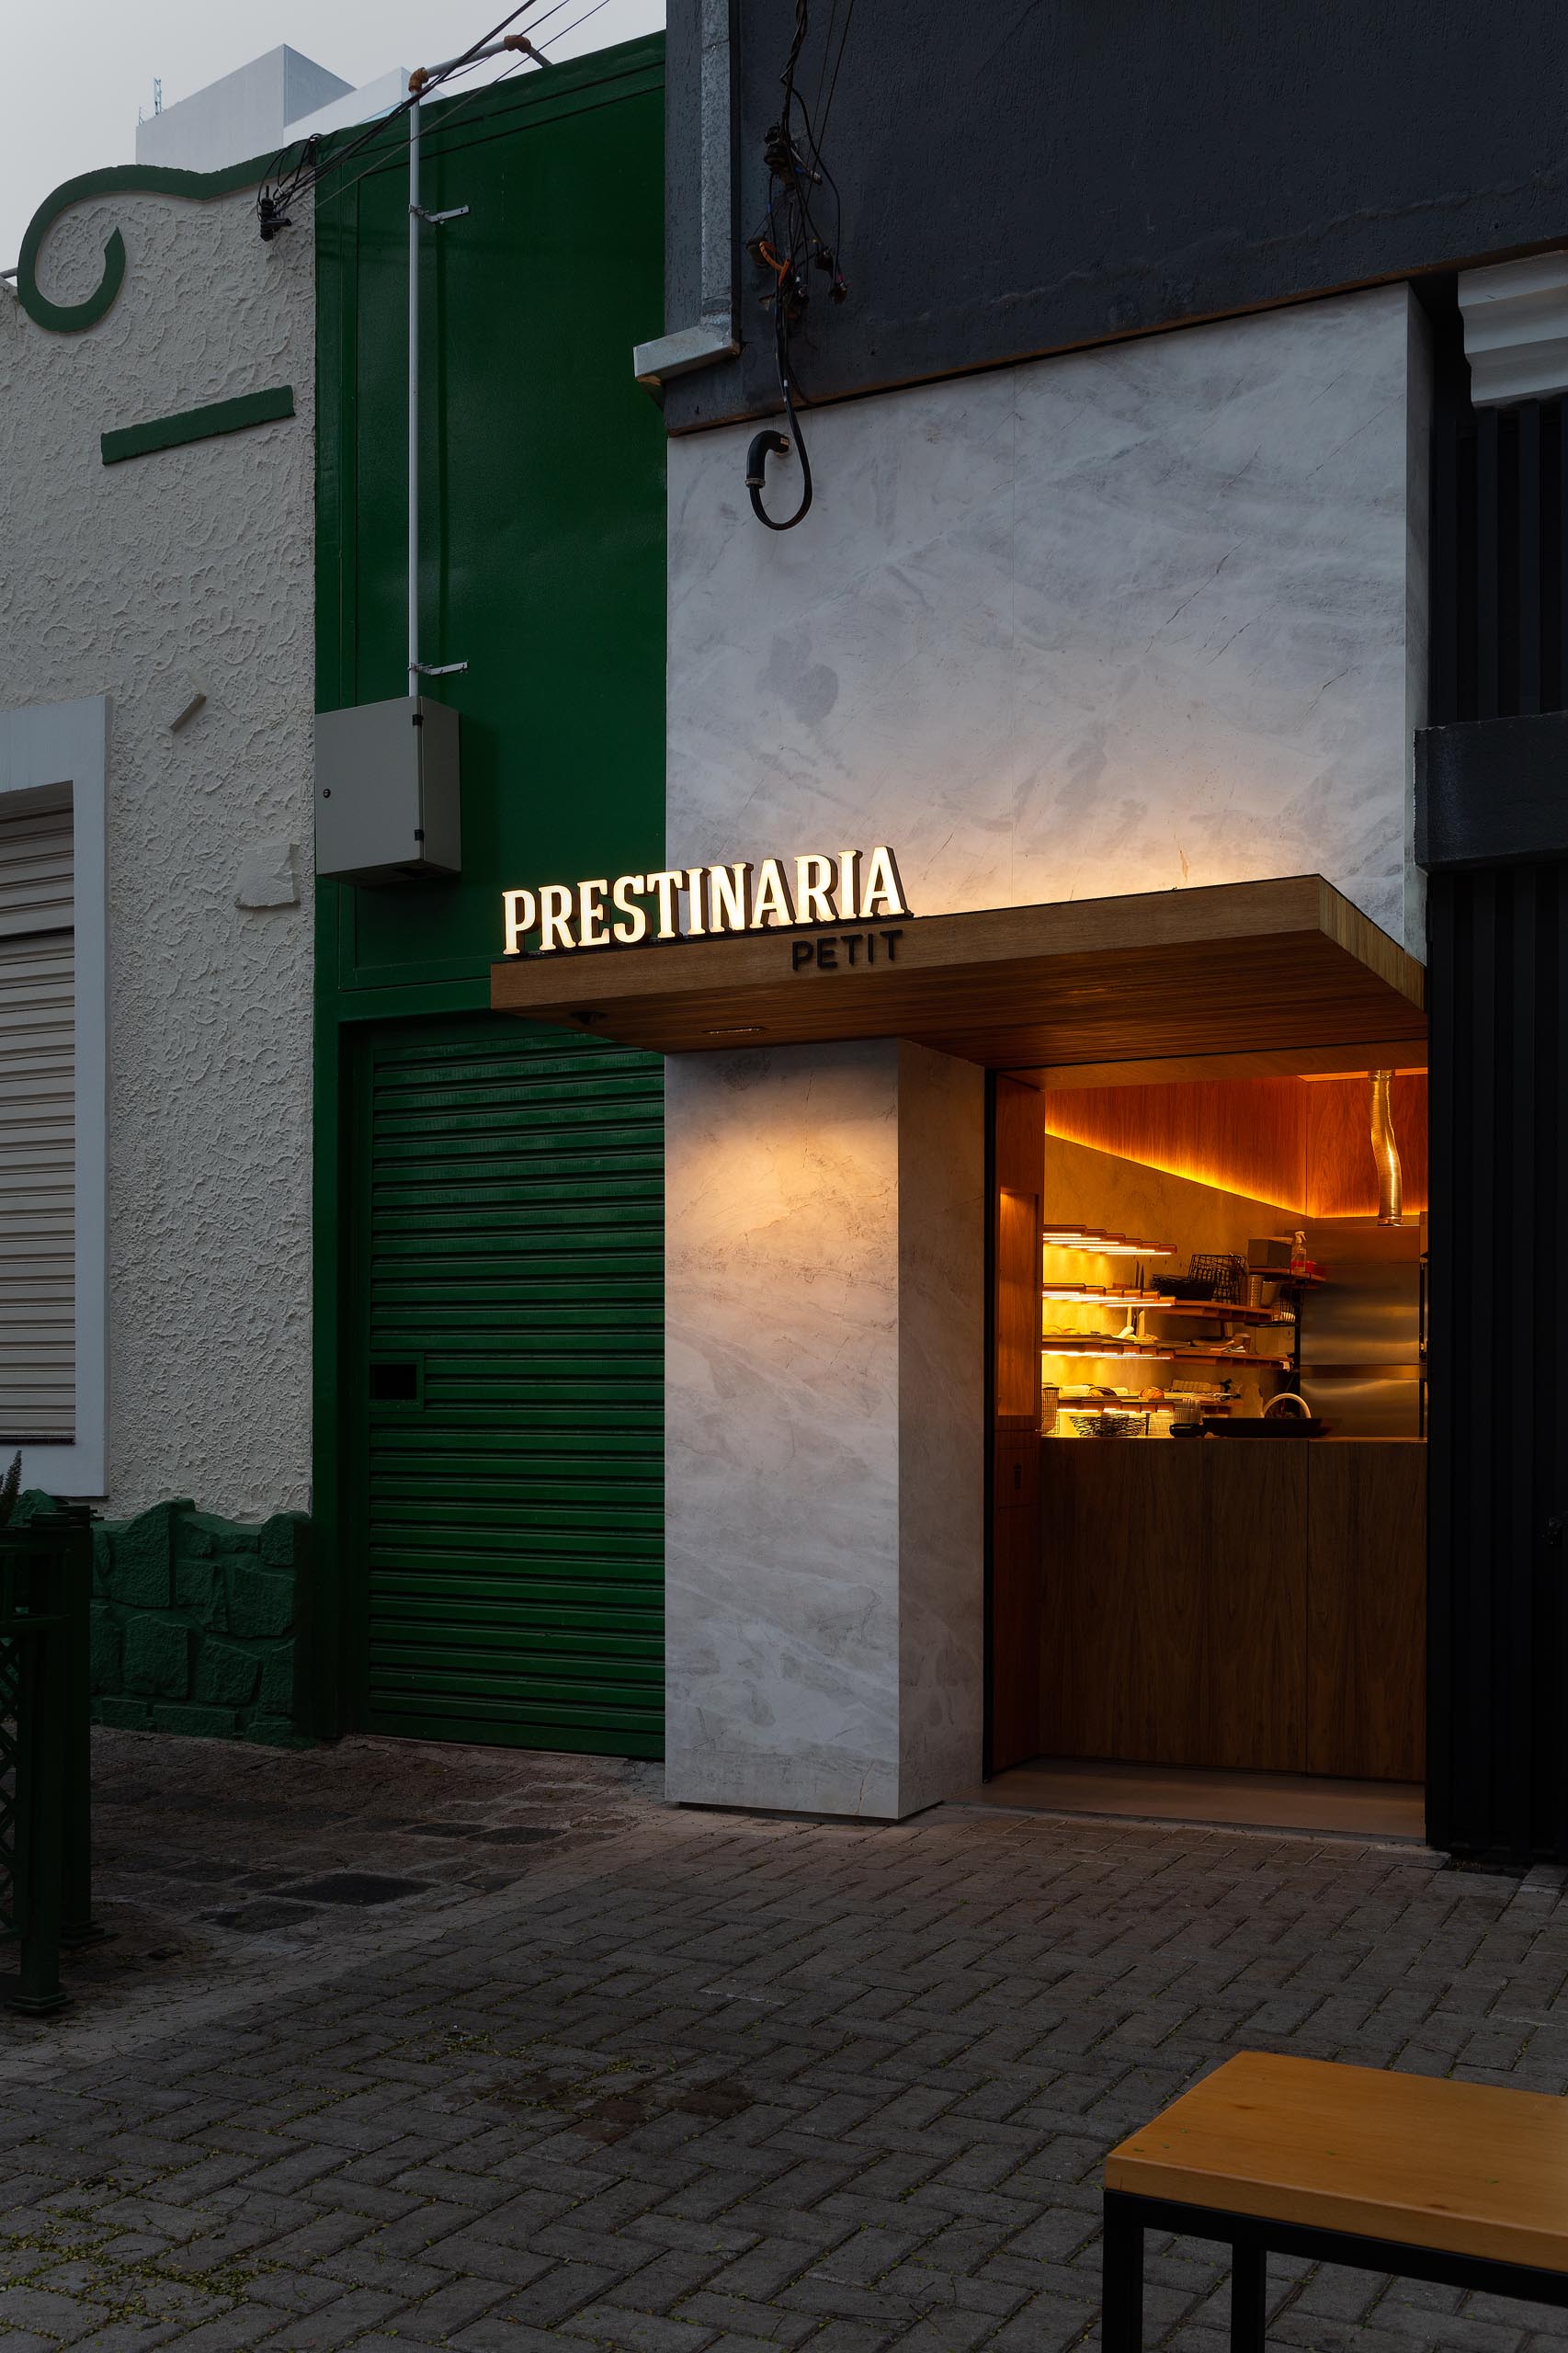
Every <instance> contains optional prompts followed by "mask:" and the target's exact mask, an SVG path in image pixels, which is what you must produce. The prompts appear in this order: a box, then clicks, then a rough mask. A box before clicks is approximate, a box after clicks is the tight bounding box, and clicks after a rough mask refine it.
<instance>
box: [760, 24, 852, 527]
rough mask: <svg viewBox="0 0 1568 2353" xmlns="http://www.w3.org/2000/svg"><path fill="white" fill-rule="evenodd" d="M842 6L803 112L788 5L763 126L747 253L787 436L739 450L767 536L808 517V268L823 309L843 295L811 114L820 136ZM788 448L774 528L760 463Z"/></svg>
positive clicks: (834, 188)
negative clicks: (821, 224) (801, 408)
mask: <svg viewBox="0 0 1568 2353" xmlns="http://www.w3.org/2000/svg"><path fill="white" fill-rule="evenodd" d="M840 5H841V0H833V7H832V13H831V14H830V16H829V17H828V26H827V36H826V39H825V40H824V44H823V58H822V66H821V71H820V73H819V74H818V77H817V90H816V99H815V100H814V101H813V103H812V106H811V107H808V106H807V104H806V101H805V98H804V97H803V96H802V94H801V91H800V90H799V89H797V87H796V85H795V76H796V73H797V70H798V68H799V66H800V62H801V53H802V51H804V48H805V45H806V40H807V36H808V33H809V30H810V20H811V11H810V0H795V22H794V29H793V33H792V36H791V39H790V50H789V54H788V56H787V57H786V59H785V63H784V71H783V73H782V74H781V75H780V76H779V82H780V85H781V88H782V92H783V98H782V104H781V106H780V108H779V116H778V121H777V122H776V123H774V124H772V125H771V126H770V128H769V130H768V132H767V139H766V141H765V142H764V147H763V153H764V156H765V159H766V161H767V174H768V179H767V225H766V227H765V228H764V229H761V230H759V231H758V232H757V233H756V236H754V237H753V238H752V239H751V240H750V242H749V244H748V245H747V251H748V252H749V253H750V255H751V256H752V258H753V260H754V261H755V262H756V265H757V267H758V268H759V269H763V270H766V271H767V273H768V274H769V275H770V276H771V278H772V280H773V283H772V286H771V288H770V290H768V292H767V294H766V295H765V296H764V298H763V299H764V301H765V302H770V303H771V304H772V306H773V353H774V365H775V368H776V369H777V372H778V395H779V399H780V400H781V402H782V403H783V407H784V415H785V417H786V420H787V421H788V424H789V426H790V431H789V434H788V436H786V435H784V434H782V433H779V432H778V431H777V430H776V429H775V428H774V427H772V426H767V427H765V428H764V430H763V431H761V432H759V433H756V434H754V435H753V436H752V438H751V441H750V443H749V445H748V447H747V450H746V473H745V484H746V492H747V494H748V496H749V497H750V500H751V507H752V513H753V514H754V515H755V516H756V519H757V521H758V522H759V523H763V524H766V525H767V529H769V530H770V531H792V530H793V529H795V526H796V525H797V524H798V523H801V522H803V521H804V520H805V517H806V516H807V515H808V514H809V513H810V511H811V505H812V461H811V458H810V456H809V454H808V452H807V449H806V443H805V437H804V436H803V434H802V433H801V421H800V417H799V415H798V414H797V411H796V401H797V399H803V397H804V395H803V394H802V393H801V382H800V379H799V377H798V375H797V374H796V372H795V365H794V354H793V340H794V337H795V335H796V334H797V332H798V331H799V330H800V329H801V325H802V324H803V322H804V319H805V316H806V308H807V304H808V302H809V301H810V298H811V288H810V281H809V272H810V271H811V270H812V269H813V268H814V269H819V270H821V271H823V272H824V274H825V275H826V277H827V279H828V295H829V299H830V300H831V301H835V302H842V301H844V300H845V298H846V295H847V293H848V286H847V284H846V279H845V277H844V272H843V270H842V268H841V267H840V266H839V258H838V255H839V247H840V244H842V239H843V219H844V201H843V198H842V196H841V194H840V192H839V188H838V183H837V181H836V180H835V178H834V176H833V174H832V173H831V172H830V171H829V169H828V167H827V165H826V163H825V162H824V158H823V153H822V138H823V131H819V129H818V127H817V125H816V124H815V123H814V122H813V120H812V115H813V113H814V112H815V108H816V107H817V106H818V105H820V106H821V108H822V113H821V123H822V125H823V128H824V130H825V126H826V122H827V118H828V116H829V114H830V113H831V112H832V109H833V101H834V98H835V95H836V92H837V88H838V76H839V70H840V68H841V67H842V65H843V63H844V51H845V44H846V41H847V40H848V38H849V25H850V20H851V18H852V17H853V16H854V14H855V0H843V5H844V22H843V25H842V27H841V28H840V27H839V23H838V12H839V7H840ZM835 30H836V31H837V32H838V42H837V48H836V50H835V46H834V34H835ZM830 66H831V70H830ZM824 91H825V93H826V95H825V97H824ZM823 186H825V187H826V188H828V189H829V190H830V191H831V192H832V196H833V200H834V213H835V220H834V234H833V240H832V243H831V244H830V243H829V241H828V240H827V238H825V237H824V235H823V233H822V231H821V230H820V229H819V228H818V226H817V222H816V219H815V215H814V213H813V211H812V197H811V190H812V188H817V187H823ZM791 448H793V449H794V450H795V451H796V453H797V454H798V456H799V458H800V461H801V499H800V504H799V505H798V506H797V507H796V509H795V512H794V513H793V514H792V515H790V517H787V518H776V517H773V516H771V515H770V514H769V513H768V512H767V507H766V506H764V505H763V497H762V494H763V491H764V489H765V488H766V486H767V480H766V478H767V460H768V459H769V458H770V457H786V456H788V455H789V453H790V449H791Z"/></svg>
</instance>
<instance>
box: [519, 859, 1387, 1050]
mask: <svg viewBox="0 0 1568 2353" xmlns="http://www.w3.org/2000/svg"><path fill="white" fill-rule="evenodd" d="M868 930H869V931H870V932H873V933H875V934H876V935H877V938H878V940H879V943H880V944H879V946H878V948H877V949H876V951H875V952H876V958H877V961H875V962H874V963H871V964H868V963H867V961H865V959H866V949H865V947H864V945H863V943H864V939H865V935H866V933H867V931H868ZM894 930H896V931H897V932H898V934H899V938H897V940H896V941H895V942H892V956H891V960H890V956H889V944H888V943H886V942H883V941H882V938H881V936H882V935H883V934H884V933H886V932H889V931H894ZM851 938H855V939H857V940H858V942H860V943H862V944H861V945H859V946H858V949H857V950H856V951H854V952H855V955H856V961H855V962H854V963H853V964H850V962H849V961H848V959H849V956H850V953H851V950H850V949H849V948H848V946H847V945H846V943H847V942H848V941H849V940H850V939H851ZM801 942H805V943H809V944H810V953H809V955H807V956H805V957H803V958H799V957H798V943H801ZM819 942H836V943H838V945H837V946H836V947H835V948H831V949H828V950H827V951H826V961H825V962H824V961H819V956H818V946H817V943H819ZM797 965H798V968H797ZM1424 978H1425V975H1424V973H1423V970H1422V967H1421V966H1420V964H1418V963H1417V962H1416V961H1415V958H1414V957H1412V956H1409V955H1407V954H1406V953H1405V951H1404V949H1402V948H1401V947H1399V946H1398V945H1397V943H1396V942H1395V941H1393V940H1392V939H1391V938H1389V937H1388V935H1387V933H1386V932H1382V931H1380V930H1379V929H1378V927H1377V926H1376V925H1375V924H1373V923H1372V922H1370V921H1369V918H1368V917H1367V916H1366V915H1362V914H1361V912H1360V911H1359V909H1358V908H1356V907H1354V906H1352V905H1351V904H1350V902H1349V901H1348V900H1347V899H1346V898H1344V897H1343V896H1342V895H1341V893H1340V892H1337V891H1335V889H1334V888H1333V886H1332V885H1331V884H1329V883H1327V882H1325V881H1324V880H1323V879H1322V877H1321V876H1319V875H1299V876H1294V877H1291V878H1290V879H1288V880H1286V881H1267V882H1233V883H1224V884H1219V885H1215V886H1213V887H1210V888H1206V889H1202V890H1193V891H1165V892H1143V893H1140V894H1139V895H1137V896H1136V897H1130V898H1119V899H1088V900H1078V901H1065V902H1058V903H1054V904H1047V905H1044V906H1033V907H994V908H987V909H983V910H982V911H980V912H978V913H975V914H970V915H923V916H904V917H903V918H902V919H900V920H899V921H897V922H896V923H889V922H887V921H885V920H882V921H879V922H877V923H875V924H872V925H869V926H858V925H854V924H845V925H842V926H835V927H833V928H832V929H831V930H828V929H823V928H821V927H818V926H812V928H811V929H809V930H803V929H802V930H792V931H767V932H750V933H744V934H741V935H739V936H737V937H733V938H705V939H690V940H673V941H665V942H657V943H654V944H653V945H646V946H639V947H636V948H620V949H558V950H556V951H555V952H554V953H552V954H551V955H549V956H517V957H507V958H506V959H504V960H503V961H500V962H498V963H497V964H495V965H494V967H493V968H492V978H491V1003H492V1005H493V1006H494V1007H495V1009H496V1010H497V1011H498V1012H503V1013H512V1014H517V1015H519V1016H521V1017H523V1018H524V1019H526V1020H532V1021H542V1022H550V1023H552V1024H557V1025H559V1026H561V1027H563V1028H566V1029H582V1030H585V1031H586V1032H588V1033H589V1034H590V1035H593V1036H596V1037H602V1038H610V1039H614V1040H616V1041H617V1042H618V1043H619V1044H621V1045H627V1046H639V1047H644V1048H647V1049H650V1050H651V1051H653V1052H656V1053H665V1054H683V1053H698V1052H703V1051H707V1052H715V1051H723V1050H725V1049H733V1048H736V1047H745V1046H751V1045H755V1046H778V1045H802V1044H808V1043H819V1042H823V1041H826V1040H840V1039H854V1038H909V1039H913V1040H915V1041H916V1042H917V1043H919V1044H922V1045H927V1046H933V1047H936V1048H937V1050H938V1051H941V1052H943V1053H949V1054H956V1055H959V1056H960V1057H961V1058H962V1059H964V1060H966V1061H969V1062H975V1063H984V1064H986V1065H988V1066H989V1067H990V1068H992V1069H996V1070H1007V1069H1019V1068H1025V1067H1028V1066H1030V1065H1038V1064H1041V1063H1112V1062H1118V1061H1122V1060H1130V1059H1133V1058H1138V1059H1149V1058H1153V1057H1160V1056H1167V1055H1182V1054H1201V1053H1211V1052H1216V1051H1224V1052H1230V1053H1245V1052H1262V1051H1276V1050H1284V1049H1290V1048H1291V1047H1296V1046H1301V1047H1309V1046H1312V1047H1315V1046H1328V1045H1356V1044H1360V1043H1363V1042H1365V1043H1367V1044H1369V1045H1370V1044H1372V1043H1377V1044H1380V1045H1392V1043H1394V1042H1396V1041H1400V1040H1410V1041H1415V1040H1424V1039H1425V1037H1426V1015H1425V1012H1424V1010H1423V1006H1424V997H1423V982H1424Z"/></svg>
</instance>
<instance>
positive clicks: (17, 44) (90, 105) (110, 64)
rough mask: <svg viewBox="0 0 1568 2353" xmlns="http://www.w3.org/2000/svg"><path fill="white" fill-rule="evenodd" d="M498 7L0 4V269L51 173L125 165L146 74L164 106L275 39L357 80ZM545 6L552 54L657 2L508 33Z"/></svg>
mask: <svg viewBox="0 0 1568 2353" xmlns="http://www.w3.org/2000/svg"><path fill="white" fill-rule="evenodd" d="M510 4H511V0H278V5H276V6H271V7H267V8H264V9H256V8H253V7H244V6H237V5H236V0H77V5H76V6H74V7H69V8H68V7H65V6H58V5H57V6H53V7H51V6H45V5H41V0H31V5H28V6H16V7H14V8H10V7H0V20H3V21H4V24H5V49H6V77H7V80H8V81H9V84H10V87H11V93H12V102H11V105H10V106H9V108H7V115H6V134H5V137H4V139H3V140H0V268H6V267H9V265H10V264H11V263H13V262H14V261H15V260H16V258H17V250H18V248H19V247H20V245H21V242H22V235H23V232H24V231H25V230H26V228H27V225H28V222H29V221H30V220H31V218H32V216H33V213H34V212H35V211H36V210H37V209H38V207H39V205H40V203H41V202H42V200H43V199H44V198H45V197H46V196H47V195H48V194H49V192H50V190H51V188H58V187H59V185H60V183H61V181H62V180H68V179H72V178H74V176H75V175H76V174H77V173H78V172H91V171H96V170H97V169H98V168H99V166H100V165H104V164H129V163H131V162H132V161H133V160H134V157H135V153H136V112H137V108H139V107H140V108H142V111H143V112H144V113H146V114H151V113H152V111H153V76H154V75H155V74H161V75H162V77H163V84H164V104H165V107H171V106H173V105H174V104H175V102H176V99H178V98H186V97H189V96H190V94H191V92H192V91H193V90H199V89H201V88H203V87H204V86H205V85H206V84H208V83H209V82H215V81H216V80H217V79H218V77H219V75H220V74H232V73H233V70H234V68H235V66H237V65H245V64H248V63H249V62H250V60H251V59H252V58H253V57H258V56H261V55H263V54H265V52H266V51H267V50H269V49H276V48H277V47H278V44H279V43H280V42H287V44H288V45H289V47H290V49H298V50H302V51H304V54H305V55H306V56H307V57H311V58H313V59H314V60H315V62H316V63H317V64H318V65H324V66H326V67H327V68H328V69H329V70H330V71H331V72H332V73H334V74H341V75H342V77H343V79H344V80H345V81H346V82H352V83H354V84H355V85H358V84H359V83H361V82H371V81H374V80H375V79H376V77H377V76H378V75H379V74H386V73H390V72H391V71H392V68H393V67H394V66H398V65H402V66H414V65H427V64H432V63H437V61H439V60H440V59H443V58H447V57H453V56H455V55H456V54H457V53H458V52H459V51H460V50H464V49H467V48H468V47H469V45H470V43H471V42H472V41H475V40H478V39H479V37H480V35H481V34H482V33H486V32H488V31H489V30H490V28H491V27H492V26H493V25H494V24H496V23H498V22H499V20H500V18H501V17H503V16H505V15H506V10H507V7H508V6H509V5H510ZM589 9H592V10H593V12H594V13H593V14H592V15H587V14H586V13H585V12H586V11H588V10H589ZM551 11H553V13H551V14H550V17H549V22H548V23H544V24H542V25H541V27H540V33H539V40H540V46H541V48H542V47H544V46H545V45H546V44H549V49H550V54H551V56H552V57H555V58H562V57H577V56H581V55H582V54H583V52H584V51H586V50H591V49H606V48H608V47H609V45H610V44H611V43H612V42H614V41H618V40H632V39H633V38H634V37H635V36H636V35H637V34H639V33H645V32H652V31H654V30H656V29H657V28H659V27H660V26H661V25H662V24H663V23H664V21H665V9H664V0H602V5H596V0H566V5H565V6H562V7H560V8H557V7H556V6H555V0H534V5H533V6H531V7H530V8H529V9H528V12H527V14H526V15H524V16H522V17H519V18H518V20H517V28H516V29H517V31H519V32H527V31H528V30H529V29H530V25H531V23H532V22H534V21H536V20H539V19H541V18H543V17H545V16H546V14H547V12H551ZM579 18H584V21H583V22H581V23H579V22H578V21H577V20H578V19H579ZM567 28H572V29H567ZM562 35H564V37H563V38H562V37H561V36H562ZM492 70H493V71H494V69H492ZM525 70H526V71H528V72H529V73H532V72H534V71H535V70H537V69H535V68H534V67H532V66H529V67H528V68H527V69H525ZM468 86H469V87H471V88H472V86H473V85H472V82H471V83H470V84H469V85H468Z"/></svg>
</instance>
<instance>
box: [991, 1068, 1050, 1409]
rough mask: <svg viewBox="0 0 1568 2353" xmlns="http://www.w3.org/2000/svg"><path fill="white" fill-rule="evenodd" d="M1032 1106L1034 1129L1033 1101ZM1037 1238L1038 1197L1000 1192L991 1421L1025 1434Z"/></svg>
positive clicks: (1036, 1339)
mask: <svg viewBox="0 0 1568 2353" xmlns="http://www.w3.org/2000/svg"><path fill="white" fill-rule="evenodd" d="M1003 1083H1004V1084H1006V1082H1003ZM1034 1100H1035V1105H1036V1111H1035V1119H1036V1121H1037V1123H1038V1121H1039V1118H1040V1112H1039V1108H1038V1107H1039V1104H1040V1097H1039V1096H1038V1095H1037V1096H1036V1097H1035V1098H1034ZM1040 1263H1041V1261H1040V1194H1039V1192H1038V1191H1035V1192H1030V1193H1018V1192H1015V1191H1013V1189H1012V1188H1011V1187H1009V1186H1003V1187H1002V1188H1001V1189H1000V1192H999V1194H998V1198H997V1202H996V1419H997V1422H998V1424H999V1425H1010V1424H1011V1423H1013V1422H1017V1421H1021V1422H1022V1423H1023V1425H1024V1427H1025V1428H1026V1429H1038V1428H1039V1427H1040Z"/></svg>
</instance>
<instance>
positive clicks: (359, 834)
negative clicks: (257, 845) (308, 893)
mask: <svg viewBox="0 0 1568 2353" xmlns="http://www.w3.org/2000/svg"><path fill="white" fill-rule="evenodd" d="M461 870H462V824H461V804H460V793H459V785H458V714H457V712H456V711H455V710H449V709H448V707H447V705H446V704H445V703H441V702H430V701H427V700H426V698H425V696H423V695H399V696H397V697H396V698H395V699H394V700H392V702H365V703H359V704H358V705H357V706H356V708H355V709H354V710H324V711H322V712H321V713H319V715H318V716H317V719H316V872H317V873H318V874H322V875H331V876H333V877H335V880H336V881H340V882H406V881H415V880H417V879H418V878H419V877H420V876H421V875H429V876H431V877H433V878H434V879H435V880H437V881H445V880H446V879H447V878H448V877H449V876H451V875H454V874H459V873H460V872H461Z"/></svg>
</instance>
